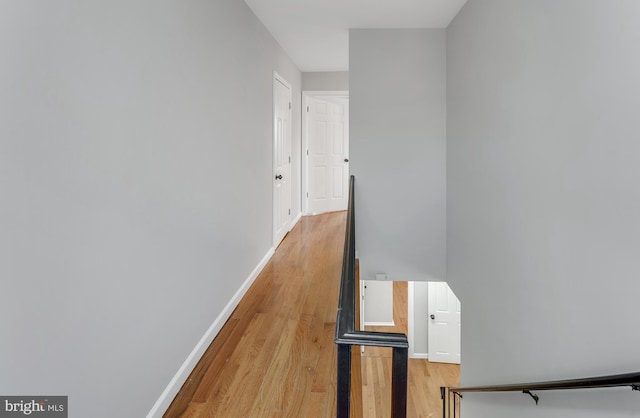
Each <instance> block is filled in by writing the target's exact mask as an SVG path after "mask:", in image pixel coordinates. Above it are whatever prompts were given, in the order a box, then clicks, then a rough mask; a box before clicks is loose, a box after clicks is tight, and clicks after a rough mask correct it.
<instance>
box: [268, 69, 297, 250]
mask: <svg viewBox="0 0 640 418" xmlns="http://www.w3.org/2000/svg"><path fill="white" fill-rule="evenodd" d="M277 82H279V83H282V84H283V85H284V86H285V87H287V88H288V89H289V103H291V106H289V129H290V131H291V132H290V140H291V144H290V146H291V150H290V151H291V153H292V154H293V152H292V151H293V113H292V112H293V88H292V87H291V83H289V82H288V81H287V80H286V79H285V78H284V77H282V76H281V75H280V74H278V72H277V71H274V72H273V80H272V83H271V89H272V90H271V108H272V109H271V125H272V126H271V148H272V150H271V215H272V216H271V243H272V244H273V249H274V250H275V249H276V248H277V247H278V245H279V244H280V242H282V239H284V236H286V235H287V234H286V233H285V235H284V236H283V238H282V239H281V240H279V241H278V242H276V184H275V181H274V178H275V176H276V134H277V132H276V129H277V124H276V91H275V85H276V83H277ZM290 164H293V161H291V162H290ZM291 174H292V175H293V165H292V167H291ZM291 180H292V179H289V181H290V182H291V185H292V186H293V182H292V181H291ZM290 190H291V196H290V199H291V202H293V187H290ZM291 219H292V214H289V226H288V227H287V228H288V230H289V231H291V226H292V224H293V223H292V222H291Z"/></svg>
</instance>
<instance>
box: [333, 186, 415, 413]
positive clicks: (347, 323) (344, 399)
mask: <svg viewBox="0 0 640 418" xmlns="http://www.w3.org/2000/svg"><path fill="white" fill-rule="evenodd" d="M354 184H355V177H354V176H351V178H350V181H349V207H348V211H347V228H346V232H345V240H344V255H343V259H342V277H341V279H340V296H339V297H338V314H337V317H336V337H335V343H336V344H337V345H338V382H337V387H336V392H337V393H336V395H337V408H336V416H337V417H338V418H348V417H349V409H350V403H351V347H352V346H360V345H367V346H375V347H391V348H393V360H392V364H393V366H392V367H393V369H392V378H391V416H392V417H393V418H404V417H406V416H407V365H408V350H409V343H408V341H407V336H406V335H405V334H397V333H387V332H384V333H383V332H366V331H358V330H357V328H356V312H355V310H356V288H355V287H356V253H355V251H356V234H355V210H354V203H355V202H354Z"/></svg>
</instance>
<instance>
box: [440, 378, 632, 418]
mask: <svg viewBox="0 0 640 418" xmlns="http://www.w3.org/2000/svg"><path fill="white" fill-rule="evenodd" d="M625 386H627V387H630V388H631V389H632V390H635V391H638V390H640V372H637V373H625V374H615V375H609V376H598V377H587V378H582V379H569V380H552V381H548V382H534V383H514V384H508V385H494V386H468V387H446V386H442V387H441V388H440V395H441V397H442V416H443V418H447V416H451V411H453V416H454V417H455V416H456V399H457V401H458V410H459V402H460V400H461V399H462V393H465V392H522V393H525V394H527V395H529V396H531V397H532V398H533V400H534V401H535V402H536V405H537V404H538V402H539V400H540V397H539V396H538V395H536V394H535V393H533V392H532V391H537V392H540V391H545V390H572V389H595V388H612V387H625ZM452 396H453V401H452V400H451V397H452ZM451 405H453V406H451Z"/></svg>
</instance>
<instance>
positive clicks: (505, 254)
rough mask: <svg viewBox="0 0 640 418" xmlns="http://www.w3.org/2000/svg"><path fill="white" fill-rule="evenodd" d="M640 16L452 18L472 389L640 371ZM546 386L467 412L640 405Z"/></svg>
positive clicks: (458, 266) (591, 416) (483, 7)
mask: <svg viewBox="0 0 640 418" xmlns="http://www.w3.org/2000/svg"><path fill="white" fill-rule="evenodd" d="M639 16H640V3H639V2H636V1H607V2H604V1H599V0H563V1H557V0H540V1H535V2H532V1H528V0H512V1H502V0H485V1H469V2H467V3H466V5H465V6H464V8H463V9H462V11H461V13H460V14H459V15H458V16H457V17H456V18H455V19H454V21H453V22H452V24H451V25H450V26H449V28H448V29H447V87H448V94H447V104H448V108H447V115H448V125H447V131H448V148H447V167H448V171H447V181H448V183H447V193H448V201H447V208H448V209H447V222H448V223H447V229H448V239H447V242H448V251H447V253H448V254H447V259H448V264H447V272H448V281H449V283H450V284H451V287H452V288H453V289H454V290H455V292H456V294H457V295H458V296H459V297H460V300H461V302H462V306H463V311H464V327H463V329H462V357H463V359H464V361H463V367H462V384H463V385H486V384H499V383H517V382H527V381H544V380H554V379H568V378H579V377H591V376H599V375H608V374H618V373H627V372H637V371H638V368H639V367H638V365H639V364H640V350H639V347H640V334H639V333H638V332H637V306H638V295H640V280H638V277H639V273H640V257H639V254H640V217H639V213H640V188H639V187H638V179H640V164H638V162H639V161H640V141H639V140H638V139H639V138H640V125H639V124H638V109H640V78H639V76H638V75H639V74H640V55H639V54H638V53H637V48H636V47H635V46H636V45H639V44H640V25H639V24H638V21H639ZM354 100H355V94H354ZM538 395H540V396H541V401H540V404H539V405H538V406H535V404H534V402H533V401H532V400H531V398H529V397H527V396H526V395H522V394H517V393H514V394H500V395H490V394H479V395H470V394H465V397H464V401H463V403H464V410H465V412H464V416H465V418H467V417H469V418H474V417H476V418H477V417H496V418H507V417H508V418H511V417H519V418H533V417H537V418H547V417H563V418H595V417H602V418H604V417H607V418H609V417H620V418H622V417H625V418H626V417H629V418H630V417H637V416H638V413H639V412H638V411H640V397H639V396H637V394H634V393H632V391H631V390H630V389H628V388H621V389H606V390H599V391H593V390H591V391H587V390H584V391H576V392H563V393H557V394H552V393H538Z"/></svg>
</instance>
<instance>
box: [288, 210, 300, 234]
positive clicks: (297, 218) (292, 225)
mask: <svg viewBox="0 0 640 418" xmlns="http://www.w3.org/2000/svg"><path fill="white" fill-rule="evenodd" d="M300 218H302V212H299V213H298V216H296V218H295V219H294V220H293V221H291V226H290V227H289V231H291V230H292V229H293V227H294V226H296V224H297V223H298V221H299V220H300Z"/></svg>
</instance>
